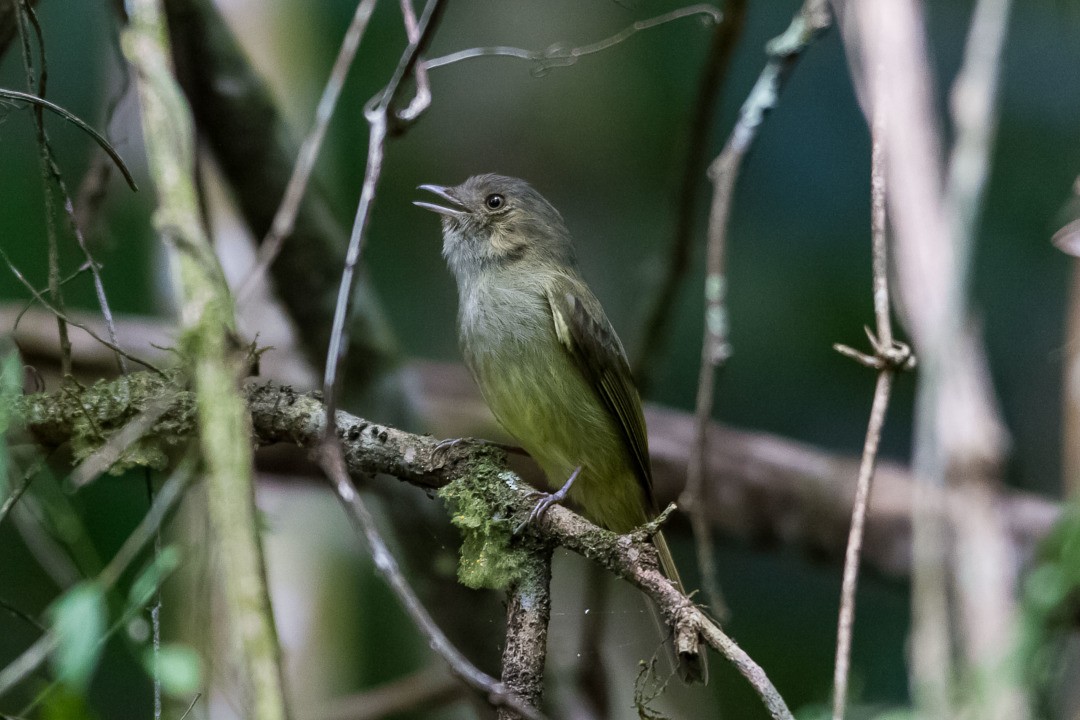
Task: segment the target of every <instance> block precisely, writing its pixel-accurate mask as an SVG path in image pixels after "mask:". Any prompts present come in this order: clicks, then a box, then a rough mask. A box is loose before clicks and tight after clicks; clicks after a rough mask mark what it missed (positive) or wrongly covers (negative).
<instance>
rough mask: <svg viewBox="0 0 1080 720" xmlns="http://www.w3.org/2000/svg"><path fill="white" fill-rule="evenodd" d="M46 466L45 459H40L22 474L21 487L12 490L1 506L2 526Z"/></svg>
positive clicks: (0, 521)
mask: <svg viewBox="0 0 1080 720" xmlns="http://www.w3.org/2000/svg"><path fill="white" fill-rule="evenodd" d="M44 465H45V459H44V458H38V460H37V461H36V462H35V463H34V464H33V465H31V466H30V469H29V470H27V471H26V472H24V473H23V474H22V480H21V481H20V482H19V485H18V486H17V487H15V488H13V489H12V491H11V494H10V495H8V496H7V497H6V498H5V499H4V503H3V504H2V505H0V525H3V524H4V520H5V519H6V518H7V516H8V514H9V513H10V512H11V511H12V509H13V508H14V507H15V505H16V504H17V503H18V502H19V499H20V498H22V496H23V495H24V494H25V493H26V491H27V490H29V489H30V483H32V482H34V478H35V477H37V474H38V471H39V470H41V468H42V467H43V466H44Z"/></svg>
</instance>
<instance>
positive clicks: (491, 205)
mask: <svg viewBox="0 0 1080 720" xmlns="http://www.w3.org/2000/svg"><path fill="white" fill-rule="evenodd" d="M505 203H506V199H505V198H504V197H503V196H502V195H499V194H498V193H494V194H492V195H488V196H487V198H486V199H485V200H484V204H485V205H487V206H488V209H490V210H498V209H499V208H501V207H502V206H503V204H505Z"/></svg>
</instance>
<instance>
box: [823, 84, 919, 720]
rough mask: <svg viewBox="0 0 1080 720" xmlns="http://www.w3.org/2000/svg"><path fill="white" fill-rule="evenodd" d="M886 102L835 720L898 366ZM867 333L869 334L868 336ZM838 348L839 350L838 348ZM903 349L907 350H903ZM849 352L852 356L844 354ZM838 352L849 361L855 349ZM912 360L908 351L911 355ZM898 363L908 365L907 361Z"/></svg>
mask: <svg viewBox="0 0 1080 720" xmlns="http://www.w3.org/2000/svg"><path fill="white" fill-rule="evenodd" d="M886 117H887V115H886V112H885V105H884V103H878V104H877V105H875V106H874V111H873V118H874V119H873V122H872V123H871V136H872V138H871V139H872V143H871V151H870V236H871V245H872V266H873V301H874V316H875V319H876V320H877V334H876V336H872V337H871V344H872V345H873V346H874V350H875V355H874V357H873V358H872V360H873V361H875V362H876V367H877V370H878V377H877V384H876V386H875V388H874V400H873V404H872V405H871V407H870V421H869V423H868V425H867V428H866V440H865V442H864V444H863V453H862V460H861V462H860V465H859V476H858V480H857V482H856V485H855V502H854V507H853V509H852V512H851V529H850V531H849V533H848V544H847V551H846V553H845V556H844V577H843V581H842V583H841V587H840V616H839V620H838V621H837V631H836V664H835V667H834V670H833V720H843V718H844V712H845V710H846V709H847V693H848V675H849V669H850V666H851V638H852V630H853V628H854V625H855V590H856V589H857V587H858V582H859V562H860V559H861V557H862V543H863V535H864V532H865V527H866V511H867V507H868V505H869V503H870V491H871V489H872V484H873V480H874V470H875V466H876V464H877V453H878V445H879V444H880V442H881V430H882V428H883V426H884V425H885V414H886V412H887V411H888V408H889V398H890V395H891V391H892V382H893V377H894V376H895V374H896V371H897V370H898V369H900V368H901V367H902V365H900V364H899V362H897V361H898V360H899V358H893V361H892V362H890V359H889V357H888V356H887V354H886V353H887V352H888V351H890V350H893V349H894V346H893V342H894V341H893V331H892V318H891V312H892V311H891V307H890V302H889V275H888V269H889V260H888V258H889V256H888V252H889V250H888V243H887V238H886V232H885V228H886V222H887V220H886V214H885V168H884V162H885V150H884V148H885V140H884V132H885V122H886ZM868 334H869V333H868ZM837 349H838V350H840V348H837ZM904 349H905V350H906V346H905V347H904ZM844 350H849V351H850V352H844ZM844 350H841V352H843V353H844V354H847V355H848V356H849V357H851V356H852V353H855V351H854V350H851V349H850V348H844ZM909 357H910V352H909ZM902 362H905V363H906V362H907V361H906V360H904V361H902Z"/></svg>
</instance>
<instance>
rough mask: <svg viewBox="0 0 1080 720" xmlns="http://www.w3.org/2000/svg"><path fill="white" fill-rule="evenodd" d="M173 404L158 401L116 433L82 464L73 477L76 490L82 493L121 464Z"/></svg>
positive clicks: (70, 481) (71, 481) (72, 481)
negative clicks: (124, 457) (123, 458)
mask: <svg viewBox="0 0 1080 720" xmlns="http://www.w3.org/2000/svg"><path fill="white" fill-rule="evenodd" d="M171 406H172V403H170V402H169V400H168V399H167V398H157V399H155V400H153V401H151V402H150V404H149V405H148V406H147V408H146V409H145V410H143V411H142V412H141V413H139V414H138V415H136V416H135V417H133V418H132V419H131V420H129V421H128V422H127V423H126V424H125V425H124V426H123V427H122V428H120V429H119V430H116V431H115V432H113V433H112V434H111V435H110V436H109V439H108V440H107V441H106V442H105V444H104V445H102V446H101V447H100V448H98V449H97V450H95V451H94V452H93V453H92V454H91V455H90V456H89V457H87V458H86V459H85V460H83V461H82V462H81V463H79V465H78V467H76V468H75V469H74V470H73V471H72V473H71V476H70V479H69V483H70V485H71V487H72V488H73V489H76V490H77V489H79V488H81V487H83V486H84V485H87V484H88V483H91V482H93V481H94V480H96V479H97V478H98V477H100V476H101V475H102V474H103V473H105V472H106V471H108V469H109V468H111V467H112V466H113V465H114V464H116V462H117V461H118V460H120V459H121V458H122V457H123V456H124V453H125V452H127V450H128V448H130V447H131V446H132V445H134V444H135V443H137V442H138V441H139V440H140V439H141V438H142V437H143V436H144V435H145V434H146V433H148V432H149V431H150V428H152V427H154V424H155V423H157V421H158V420H160V419H161V416H162V415H164V414H165V413H167V412H168V411H169V408H170V407H171Z"/></svg>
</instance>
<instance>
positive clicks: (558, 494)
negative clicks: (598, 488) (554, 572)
mask: <svg viewBox="0 0 1080 720" xmlns="http://www.w3.org/2000/svg"><path fill="white" fill-rule="evenodd" d="M580 473H581V466H580V465H578V466H577V467H576V468H574V472H572V473H570V477H569V478H568V479H567V481H566V483H565V484H563V486H562V487H561V488H559V489H558V490H556V491H555V492H553V493H546V492H541V491H540V490H533V491H532V492H530V493H529V497H536V498H539V499H538V500H537V501H536V505H534V506H533V509H532V511H531V512H530V513H529V517H527V518H525V521H524V522H522V523H521V524H520V525H518V526H517V527H516V528H514V534H515V535H520V534H521V531H522V530H524V529H525V528H526V527H528V526H529V525H530V524H532V523H534V522H536V521H537V520H539V519H540V518H542V517H543V516H544V513H546V512H547V511H548V508H550V507H551V506H552V505H557V504H559V503H561V502H562V501H563V500H565V499H566V496H567V495H568V494H569V493H570V487H571V486H572V485H573V484H574V481H575V480H577V477H578V474H580Z"/></svg>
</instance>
